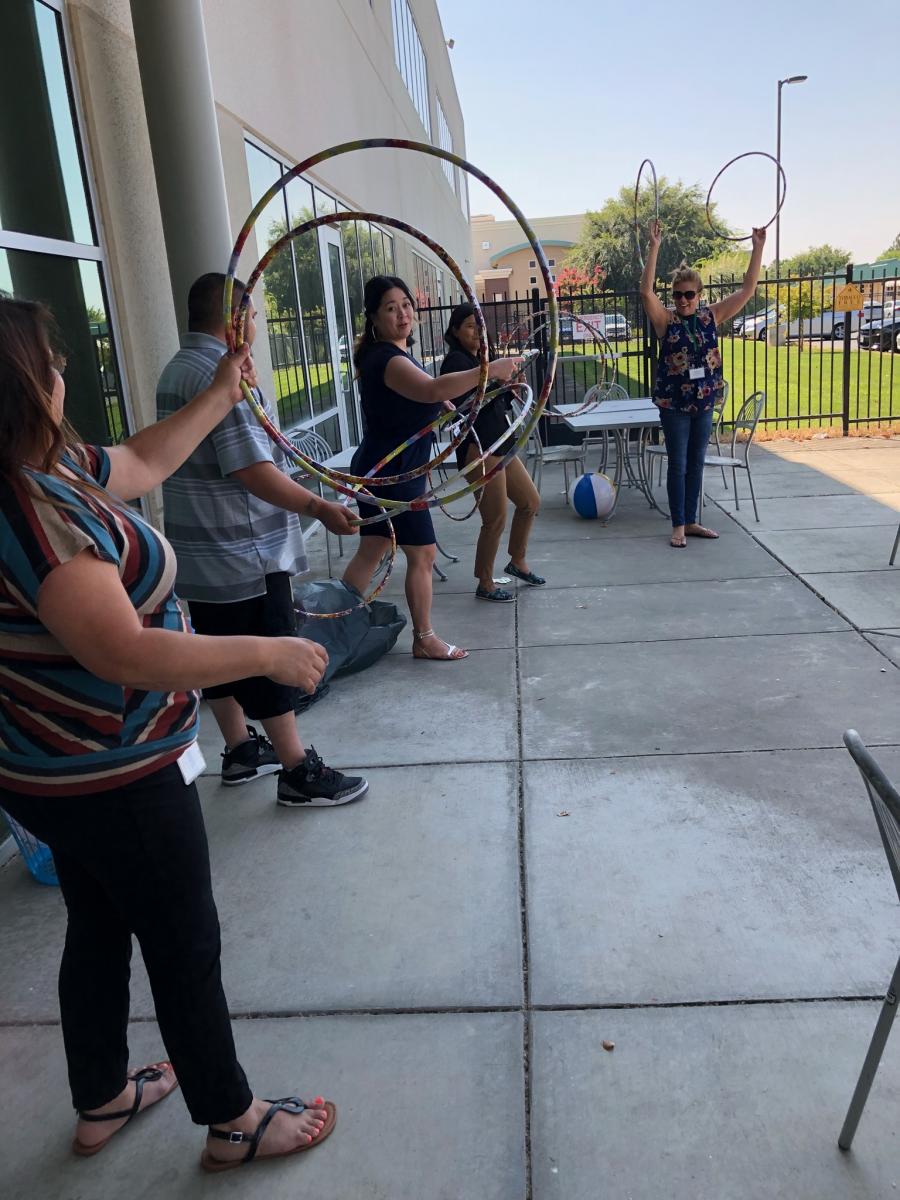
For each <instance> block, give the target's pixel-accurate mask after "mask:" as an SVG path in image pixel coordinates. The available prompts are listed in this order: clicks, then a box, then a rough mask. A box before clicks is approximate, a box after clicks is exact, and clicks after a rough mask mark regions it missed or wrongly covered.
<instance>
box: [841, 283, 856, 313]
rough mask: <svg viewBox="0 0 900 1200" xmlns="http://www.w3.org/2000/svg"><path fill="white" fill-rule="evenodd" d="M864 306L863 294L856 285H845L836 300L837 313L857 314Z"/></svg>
mask: <svg viewBox="0 0 900 1200" xmlns="http://www.w3.org/2000/svg"><path fill="white" fill-rule="evenodd" d="M862 306H863V294H862V292H861V291H860V290H859V288H858V287H857V286H856V284H855V283H845V284H844V286H843V287H842V288H841V290H840V291H839V292H838V294H837V295H836V296H835V298H834V311H835V312H855V311H856V310H857V309H858V308H862Z"/></svg>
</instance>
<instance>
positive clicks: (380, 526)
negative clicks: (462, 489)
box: [350, 342, 442, 546]
mask: <svg viewBox="0 0 900 1200" xmlns="http://www.w3.org/2000/svg"><path fill="white" fill-rule="evenodd" d="M397 355H400V356H401V357H403V358H408V359H409V360H410V362H412V363H415V365H416V366H417V367H418V366H419V364H418V363H417V362H416V361H415V359H414V358H413V357H412V356H411V355H409V354H406V353H405V352H404V351H403V350H401V349H400V348H399V347H398V346H395V345H393V344H392V343H391V342H379V343H377V345H375V346H372V347H371V348H370V349H368V350H367V351H366V353H365V356H364V357H363V360H362V364H361V365H360V369H359V391H360V397H361V408H362V419H363V439H362V441H361V442H360V444H359V446H358V447H357V450H356V453H355V454H354V455H353V460H352V462H351V463H350V471H351V473H352V474H354V475H365V474H366V472H367V471H370V470H371V469H372V467H374V466H375V464H376V463H378V462H380V461H381V459H382V458H384V456H385V455H386V454H390V452H391V451H392V450H395V449H396V448H397V447H398V446H399V445H400V443H401V442H405V441H406V439H407V438H408V437H412V435H413V434H414V433H418V431H419V430H420V429H422V428H423V427H424V426H425V425H430V424H431V422H432V421H435V420H437V418H438V416H439V415H440V414H441V412H442V405H440V404H420V403H418V401H416V400H408V399H407V398H406V397H405V396H401V395H400V393H399V392H395V391H394V390H393V388H389V387H388V386H387V384H386V383H385V382H384V373H385V371H386V370H387V366H388V363H389V362H390V361H391V359H392V358H396V357H397ZM420 370H421V368H420ZM432 445H433V439H431V438H428V437H423V438H420V439H419V440H418V441H417V442H414V443H413V444H412V445H411V446H407V448H406V449H405V450H404V451H403V452H402V453H400V454H398V455H397V457H396V458H392V459H391V461H390V462H389V463H386V464H385V465H384V466H383V467H382V468H381V469H380V470H379V471H378V474H379V475H402V474H404V473H405V472H406V471H411V470H413V469H414V468H415V467H421V466H424V464H425V463H427V462H428V461H429V459H430V458H432V456H433V449H432ZM427 486H428V476H427V475H424V474H423V475H420V476H419V477H418V478H417V479H410V480H408V481H407V482H406V483H395V484H389V485H387V486H384V487H378V488H374V487H373V488H370V489H369V490H370V491H371V492H372V494H373V495H376V496H384V497H385V499H388V500H413V499H415V498H416V497H417V496H421V495H423V494H424V492H425V490H426V488H427ZM357 504H358V507H359V515H360V516H361V517H374V516H376V515H377V514H378V513H380V512H382V511H383V510H382V509H380V508H376V507H375V505H373V504H366V503H365V501H363V500H359V501H357ZM391 521H392V523H393V526H394V532H395V533H396V535H397V541H398V543H399V544H400V545H401V546H432V545H434V542H435V536H434V525H433V524H432V521H431V513H430V512H429V510H428V509H422V510H420V511H418V512H409V511H407V512H403V513H400V514H399V515H398V516H396V517H391ZM359 532H360V535H361V536H363V537H365V536H369V537H382V538H386V537H388V536H389V534H388V527H387V522H385V521H376V522H374V523H373V524H372V525H363V526H362V527H361V529H360V531H359Z"/></svg>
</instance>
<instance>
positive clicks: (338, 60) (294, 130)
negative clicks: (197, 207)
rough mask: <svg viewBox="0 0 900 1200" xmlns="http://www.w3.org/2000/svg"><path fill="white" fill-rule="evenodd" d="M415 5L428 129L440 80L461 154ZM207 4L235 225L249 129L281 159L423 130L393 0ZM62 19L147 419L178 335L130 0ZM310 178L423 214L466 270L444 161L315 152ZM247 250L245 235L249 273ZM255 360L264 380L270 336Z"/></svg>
mask: <svg viewBox="0 0 900 1200" xmlns="http://www.w3.org/2000/svg"><path fill="white" fill-rule="evenodd" d="M147 2H152V0H147ZM412 9H413V12H414V14H415V17H416V23H417V28H418V31H419V35H420V37H421V39H422V42H423V47H424V50H425V53H426V56H427V59H428V69H429V97H430V102H431V121H432V140H434V141H436V140H437V119H436V112H435V106H434V96H435V92H437V93H438V94H439V95H440V98H441V104H442V107H443V109H444V113H445V116H446V118H447V122H448V125H449V127H450V130H451V133H452V136H453V139H454V149H455V150H456V152H457V153H459V154H464V153H465V140H464V127H463V120H462V113H461V110H460V106H459V100H458V97H457V94H456V88H455V85H454V83H453V77H452V71H451V68H450V62H449V58H448V55H447V49H446V45H445V42H444V34H443V30H442V29H441V24H440V18H439V15H438V11H437V5H436V3H435V0H412ZM204 14H205V18H206V36H207V43H208V50H209V59H210V70H211V74H212V80H213V90H214V95H215V99H216V107H217V118H218V125H219V133H220V141H221V146H222V158H223V165H224V169H225V180H226V188H227V193H228V206H229V214H230V218H231V223H232V229H233V232H234V233H236V232H237V230H238V229H239V228H240V226H241V225H242V224H243V222H244V219H245V217H246V215H247V214H248V212H249V211H250V207H251V204H250V191H249V183H248V178H247V166H246V160H245V157H244V147H243V136H244V131H245V129H246V130H247V131H248V132H251V133H253V134H255V135H256V136H257V137H258V138H259V139H260V140H261V141H262V142H265V143H267V144H268V145H270V146H271V147H272V148H273V149H274V150H275V151H276V152H278V153H279V154H281V155H282V156H283V157H284V158H286V159H288V160H290V161H299V160H300V159H301V158H303V157H305V156H307V155H309V154H310V153H313V152H315V151H317V150H320V149H323V148H324V147H326V146H328V145H331V144H334V143H337V142H341V141H348V140H353V139H356V138H361V137H402V138H408V139H410V140H416V141H427V140H428V136H427V134H426V131H425V129H424V127H423V126H422V123H421V121H420V120H419V117H418V115H417V113H416V111H415V108H414V107H413V104H412V101H411V99H410V97H409V94H408V92H407V90H406V87H405V85H404V83H403V80H402V78H401V76H400V74H399V72H398V71H397V69H396V66H395V65H394V50H393V34H392V24H391V5H390V0H374V3H373V4H371V5H370V4H369V3H367V2H365V0H255V2H254V3H253V4H251V5H248V4H247V3H246V0H204ZM65 19H66V24H67V28H68V31H69V37H70V44H71V57H72V67H73V71H74V74H75V77H76V80H77V84H78V90H79V92H80V95H81V99H82V104H83V110H84V123H85V126H86V129H85V133H86V141H87V149H88V152H89V157H90V160H91V165H92V173H93V177H94V182H95V191H96V208H97V218H98V221H99V222H100V225H101V228H102V238H103V243H104V245H105V247H106V250H107V252H108V279H109V285H110V288H111V292H112V300H113V305H114V318H115V324H116V330H117V334H118V345H119V351H120V357H121V360H122V367H123V371H124V374H125V378H126V383H127V390H128V397H129V401H130V408H131V414H132V421H133V424H134V425H135V427H137V428H140V427H141V426H142V425H144V424H146V423H147V422H149V421H152V420H154V419H155V386H156V379H157V377H158V375H159V371H160V370H161V368H162V367H163V365H164V364H165V362H166V361H167V359H168V358H169V357H170V356H171V354H172V353H173V352H174V350H175V348H176V347H177V333H178V331H177V329H176V327H175V320H174V315H173V310H172V302H171V292H170V285H169V276H168V267H167V264H166V254H165V246H164V240H163V230H162V223H161V218H160V212H159V204H158V201H157V196H156V188H155V180H154V174H153V161H152V156H151V151H150V142H149V136H148V133H147V125H146V119H145V116H144V105H143V97H142V93H141V83H140V76H139V72H138V64H137V57H136V53H135V48H134V37H133V31H132V25H131V11H130V5H129V0H68V3H67V5H66V12H65ZM160 86H161V87H164V86H165V80H164V79H163V80H160ZM311 178H314V179H316V180H317V181H318V182H319V183H320V184H321V185H322V186H323V187H324V188H326V189H327V190H329V191H331V192H332V193H336V194H337V195H338V196H339V197H341V198H342V199H344V200H346V201H348V202H349V204H350V206H351V207H354V208H360V209H368V210H370V211H376V212H383V213H385V214H387V215H390V216H394V217H398V218H400V219H401V220H405V221H408V222H410V223H411V224H414V225H418V226H419V227H420V228H422V229H424V230H425V231H426V232H427V233H428V234H429V235H430V236H432V237H433V238H434V239H435V240H436V241H438V242H439V243H441V244H442V245H444V246H446V248H447V249H448V250H449V251H450V253H451V254H452V255H453V256H454V257H455V258H456V259H457V260H458V261H459V262H460V263H462V264H463V265H464V268H465V269H466V270H467V271H470V270H471V262H470V249H469V230H468V224H467V222H466V219H465V217H464V215H463V212H462V209H461V206H460V202H459V198H458V197H457V195H456V194H455V193H454V192H453V191H451V189H450V187H449V186H448V183H447V180H446V178H445V176H444V173H443V171H442V169H441V164H440V162H439V160H437V159H435V158H426V157H424V156H422V155H416V154H413V153H410V152H400V151H388V150H369V151H364V152H359V153H356V154H352V155H348V156H346V157H345V158H343V159H339V160H333V161H330V162H328V163H325V164H323V165H322V166H321V167H320V168H319V169H318V170H317V171H316V172H313V173H311ZM395 248H396V253H397V259H398V264H397V265H398V270H400V271H401V273H404V274H406V275H411V273H412V272H411V263H410V259H409V255H408V253H407V252H405V251H404V249H403V247H402V244H401V241H400V239H399V238H398V239H397V240H396V242H395ZM254 249H255V247H254V246H253V244H252V243H251V244H250V245H248V247H247V251H246V258H245V261H246V264H247V265H246V272H249V270H250V268H251V267H252V265H253V263H254V262H255V258H254V257H253V255H252V251H253V250H254ZM424 253H425V254H426V257H428V253H427V251H426V252H424ZM251 259H252V261H251ZM225 266H226V264H225V263H223V264H222V269H223V270H224V269H225ZM241 269H242V271H244V269H245V268H244V263H243V262H242V268H241ZM257 359H258V365H259V367H260V370H261V374H262V378H263V382H264V385H265V382H266V370H267V367H268V362H267V359H268V353H267V346H266V345H265V339H260V342H259V344H258V346H257Z"/></svg>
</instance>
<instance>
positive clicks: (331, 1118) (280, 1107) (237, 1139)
mask: <svg viewBox="0 0 900 1200" xmlns="http://www.w3.org/2000/svg"><path fill="white" fill-rule="evenodd" d="M307 1108H324V1109H325V1112H326V1114H327V1116H326V1117H325V1124H324V1125H323V1126H322V1128H321V1129H320V1130H319V1133H318V1134H317V1136H316V1137H314V1138H313V1139H312V1140H311V1141H309V1142H307V1143H306V1144H305V1145H303V1146H295V1147H294V1149H293V1150H283V1151H281V1153H279V1154H264V1155H263V1156H262V1158H261V1159H260V1162H263V1161H264V1160H265V1159H268V1158H290V1156H291V1155H292V1154H300V1153H301V1151H303V1150H312V1148H313V1146H318V1145H320V1144H321V1143H322V1142H324V1141H325V1139H326V1138H327V1137H328V1135H329V1134H330V1133H331V1132H332V1130H333V1129H334V1126H335V1122H336V1121H337V1109H336V1108H335V1106H334V1105H333V1104H332V1103H331V1101H330V1100H323V1101H322V1103H321V1104H307V1103H306V1102H305V1101H303V1100H301V1099H300V1098H299V1096H286V1097H285V1098H284V1099H283V1100H272V1101H270V1107H269V1110H268V1112H267V1113H266V1115H265V1116H264V1117H263V1119H262V1120H261V1121H260V1123H259V1124H258V1125H257V1127H256V1129H255V1130H254V1131H253V1133H240V1132H238V1131H236V1130H233V1131H232V1132H230V1133H226V1132H225V1130H224V1129H213V1128H212V1126H210V1128H209V1136H210V1137H211V1138H218V1139H219V1140H220V1141H222V1142H228V1143H229V1144H230V1145H232V1146H240V1145H245V1144H246V1145H249V1149H248V1151H247V1153H246V1154H245V1155H244V1157H243V1158H234V1159H223V1158H216V1157H215V1156H214V1155H212V1154H210V1152H209V1151H208V1150H204V1151H203V1153H202V1154H201V1155H200V1166H201V1167H203V1169H204V1171H230V1170H231V1169H232V1168H233V1167H245V1166H246V1165H247V1163H251V1162H253V1160H254V1159H255V1158H256V1152H257V1150H258V1149H259V1143H260V1142H261V1141H262V1139H263V1135H264V1134H265V1132H266V1130H267V1129H268V1128H269V1122H270V1121H271V1120H272V1118H273V1117H274V1116H275V1114H276V1113H279V1112H287V1113H292V1114H293V1115H295V1116H298V1117H299V1116H300V1114H301V1113H302V1112H305V1111H306V1109H307Z"/></svg>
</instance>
